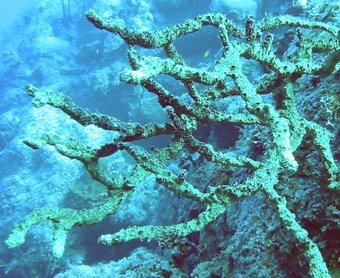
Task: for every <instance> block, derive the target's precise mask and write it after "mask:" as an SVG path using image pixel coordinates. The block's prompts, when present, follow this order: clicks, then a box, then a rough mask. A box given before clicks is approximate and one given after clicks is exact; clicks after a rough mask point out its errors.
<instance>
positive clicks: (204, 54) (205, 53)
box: [203, 50, 210, 58]
mask: <svg viewBox="0 0 340 278" xmlns="http://www.w3.org/2000/svg"><path fill="white" fill-rule="evenodd" d="M209 54H210V51H209V50H206V51H204V53H203V57H204V58H207V57H208V56H209Z"/></svg>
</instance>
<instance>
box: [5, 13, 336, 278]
mask: <svg viewBox="0 0 340 278" xmlns="http://www.w3.org/2000/svg"><path fill="white" fill-rule="evenodd" d="M86 17H87V19H88V20H89V21H90V22H92V23H93V24H94V25H95V26H96V27H97V28H99V29H104V30H106V31H109V32H112V33H114V34H117V35H119V36H120V37H121V38H122V39H123V40H124V41H125V42H126V43H127V44H128V47H129V49H128V59H129V63H130V65H131V69H126V70H125V71H123V72H122V73H121V75H120V80H121V81H123V82H126V83H131V84H138V85H141V86H142V87H144V88H145V89H147V90H148V91H149V92H150V93H152V94H154V95H156V96H157V98H158V102H159V105H160V106H161V107H162V108H164V110H165V111H166V114H167V116H168V118H169V121H168V122H165V123H154V122H150V123H146V124H143V125H142V124H139V123H136V122H131V121H129V122H124V121H120V120H118V119H116V118H114V117H112V116H108V115H104V114H100V113H97V112H96V113H94V112H90V111H89V110H87V109H83V108H80V107H78V106H77V105H76V104H75V103H74V102H73V101H72V100H71V99H70V98H69V97H67V96H66V95H65V94H63V93H61V92H54V91H49V90H44V89H38V88H36V87H34V86H33V85H29V86H28V87H27V92H28V94H29V95H30V96H31V97H32V98H33V105H34V106H36V107H40V106H43V105H50V106H53V107H55V108H58V109H60V110H62V111H63V112H64V113H66V114H67V115H69V116H70V117H71V118H72V119H74V120H75V121H77V122H78V123H79V124H81V125H83V126H87V125H95V126H97V127H99V128H101V129H104V130H108V131H115V132H119V134H120V135H119V136H117V137H116V138H115V139H114V140H113V141H112V142H108V143H106V144H104V145H101V146H99V147H95V146H92V145H86V144H84V143H83V142H81V141H79V140H77V139H73V138H69V139H64V138H61V137H59V136H57V135H51V134H44V135H41V136H39V137H37V138H32V139H29V140H26V141H25V144H27V145H28V146H30V147H31V148H33V149H39V148H42V147H43V146H44V145H50V146H53V147H54V148H55V149H56V150H57V151H58V152H59V153H60V154H62V155H63V156H65V157H68V158H70V159H76V160H78V161H80V162H81V163H82V164H83V165H84V167H85V169H86V170H87V171H88V173H89V174H90V175H91V177H92V178H93V180H95V181H97V182H99V183H100V184H102V185H103V187H104V188H105V189H106V191H107V199H106V201H105V202H103V203H102V205H100V206H97V207H93V208H89V209H82V210H76V209H71V208H58V209H56V208H48V207H46V208H41V209H39V210H36V211H34V212H32V213H31V214H29V215H28V216H27V217H26V218H25V219H24V220H22V221H21V222H19V223H18V224H17V225H16V227H15V228H14V230H13V231H12V233H11V234H10V235H9V237H8V239H7V240H6V244H7V246H8V247H10V248H14V247H17V246H20V245H21V244H23V243H24V242H25V236H26V234H27V232H28V231H29V230H30V229H31V228H32V226H34V225H37V224H39V223H42V222H46V221H48V222H51V223H53V241H54V243H53V250H52V252H53V255H54V256H55V257H56V258H60V257H62V255H63V253H64V249H65V242H66V239H67V235H68V232H69V231H70V230H71V229H72V228H73V227H75V226H87V225H92V224H95V223H99V222H101V221H102V220H103V219H104V218H105V217H107V216H109V215H112V214H114V213H116V212H117V210H118V208H119V206H120V204H121V203H122V202H123V201H124V200H125V199H126V198H127V197H128V196H130V195H131V194H132V193H133V192H134V189H135V188H136V186H137V185H138V184H139V183H140V182H141V181H143V180H145V179H146V178H147V177H148V176H150V175H153V176H155V177H156V181H157V182H158V183H159V184H160V185H162V186H164V187H166V188H167V189H169V190H170V191H172V192H174V193H175V194H177V195H179V196H181V197H183V198H188V199H190V200H192V201H195V202H197V203H200V204H201V205H203V206H204V207H205V209H204V210H203V211H201V212H199V213H198V215H197V216H196V217H193V218H192V219H190V220H189V221H187V222H183V223H179V224H173V225H169V226H154V225H150V226H138V227H137V226H135V227H130V228H127V229H122V230H120V231H118V232H117V233H114V234H106V235H102V236H101V237H100V238H99V242H100V243H101V244H104V245H113V244H115V243H119V242H126V241H130V240H133V239H147V240H152V239H155V240H157V241H159V242H160V243H161V244H163V245H169V246H171V244H173V242H176V241H177V240H178V239H179V238H181V237H185V236H187V235H189V234H191V233H193V232H197V231H201V230H203V229H204V228H205V227H206V226H207V225H208V224H209V223H211V222H213V221H216V219H217V218H218V217H219V216H220V215H222V214H223V213H226V211H227V210H228V208H229V207H230V206H231V205H232V204H233V203H235V202H236V201H238V200H241V199H243V198H246V197H249V196H253V195H255V194H257V193H259V192H261V193H262V194H264V196H265V198H266V199H267V200H269V201H270V202H271V205H272V207H273V210H274V211H276V214H277V217H278V218H279V219H280V221H281V224H282V227H283V228H284V229H286V231H287V232H289V235H290V237H291V239H292V240H293V241H294V244H295V245H296V247H297V249H298V250H301V251H300V252H301V254H302V256H304V257H305V259H306V261H307V264H308V272H309V275H310V276H312V277H330V275H329V271H328V268H327V266H326V263H325V260H324V259H323V257H322V254H321V252H320V250H319V248H318V246H317V245H316V244H315V243H314V242H313V241H312V239H311V237H309V235H308V232H307V231H306V229H304V228H303V227H302V226H301V224H300V223H299V221H298V220H297V219H296V216H295V214H294V213H293V212H292V211H291V210H290V209H289V207H288V205H287V201H289V200H287V199H286V198H285V197H284V196H282V195H281V194H280V192H279V191H278V188H280V187H283V186H285V184H286V183H287V181H289V180H290V179H294V177H295V175H296V173H297V172H298V171H301V168H305V167H306V165H304V163H306V162H308V160H307V161H306V162H304V161H302V160H301V158H297V157H296V155H295V154H296V152H297V151H298V150H299V149H300V148H301V146H303V144H304V141H305V140H306V139H305V138H306V136H307V135H308V136H309V137H310V138H311V139H310V141H311V142H310V144H312V145H313V146H315V148H317V149H318V153H319V155H320V157H321V160H322V163H323V167H322V171H321V172H320V173H318V174H319V176H320V177H321V179H320V183H319V184H317V185H314V186H318V187H320V188H321V189H322V190H325V191H328V192H329V193H330V194H332V195H334V196H335V195H336V194H338V193H339V181H338V167H337V165H336V162H335V161H334V159H333V155H332V151H331V140H332V134H331V133H330V132H329V131H328V130H327V129H326V128H325V127H323V126H322V125H320V124H318V123H317V122H316V121H312V120H309V119H307V118H306V117H304V116H303V115H302V114H301V113H299V111H298V108H297V103H296V101H295V99H296V94H297V91H296V83H297V82H298V80H299V79H300V78H302V77H303V76H305V75H318V76H320V78H325V77H326V76H329V75H331V74H332V73H333V72H335V71H336V70H337V69H338V67H337V63H338V62H339V58H340V52H339V46H338V35H339V30H338V28H336V27H335V26H332V25H329V24H325V23H322V22H314V21H310V20H306V19H302V18H297V17H293V16H278V17H271V18H264V19H263V20H261V21H259V22H255V20H254V19H253V18H251V17H249V18H247V20H246V22H245V28H240V27H238V26H236V25H235V24H234V23H233V22H232V21H230V20H228V19H227V18H226V16H224V15H222V14H218V13H214V14H205V15H202V16H199V17H197V18H195V19H190V20H187V21H185V22H183V23H180V24H177V25H175V26H173V27H171V28H167V29H163V30H156V31H153V32H148V31H144V32H140V31H135V30H131V29H129V28H127V27H126V26H125V25H124V24H123V22H122V21H120V20H113V19H106V18H103V17H101V16H99V15H98V14H96V13H95V12H94V11H92V10H90V11H88V12H87V14H86ZM204 26H214V27H215V28H217V29H218V32H219V38H220V40H221V43H222V45H223V48H222V51H221V55H220V57H219V58H218V59H217V60H216V62H215V65H214V67H213V68H212V69H209V70H208V69H201V68H193V67H190V66H188V65H186V63H185V61H184V59H183V57H182V56H181V55H180V53H179V52H178V51H177V49H176V47H175V42H176V40H177V39H178V38H181V37H183V36H186V35H188V34H191V33H193V32H197V31H199V30H200V29H201V28H203V27H204ZM283 26H289V27H290V28H294V30H295V32H296V38H297V39H296V42H295V47H294V49H293V51H291V49H289V50H287V53H286V54H287V55H282V57H283V58H281V57H280V56H279V55H277V53H276V52H275V51H274V48H273V42H274V35H273V34H272V33H271V31H273V32H274V30H276V29H278V28H280V27H283ZM311 32H312V33H311ZM311 34H313V36H312V35H311ZM140 48H147V49H149V48H162V49H163V50H164V53H165V54H166V56H167V58H160V57H152V56H142V55H140V53H139V51H140V50H139V49H140ZM288 51H289V53H288ZM317 55H323V56H322V58H323V59H317V58H318V57H319V56H317ZM316 56H317V57H316ZM244 59H247V60H253V61H255V62H257V63H259V64H261V65H262V66H263V67H264V68H265V69H266V73H265V74H263V75H262V76H261V77H260V78H259V81H258V82H253V81H252V80H250V79H249V77H248V76H247V75H246V74H245V69H244V66H245V65H246V63H243V60H244ZM159 75H168V76H170V77H172V78H174V79H176V80H178V81H179V82H181V83H182V84H183V85H184V87H185V88H186V90H187V94H188V96H190V101H184V100H182V99H181V98H179V97H177V96H176V95H175V94H173V93H172V92H170V91H168V90H167V89H166V88H165V87H164V86H162V84H161V82H159V81H158V79H157V77H158V76H159ZM199 85H202V86H199ZM203 86H204V88H203V89H202V87H203ZM223 99H231V100H233V99H235V101H237V102H238V101H240V100H242V102H243V104H244V105H242V106H240V109H239V111H238V112H233V113H230V112H229V111H228V108H224V107H218V106H217V105H216V103H217V102H218V101H220V100H223ZM205 123H229V124H233V125H242V126H247V127H251V128H253V129H255V130H258V131H259V133H262V132H263V133H266V134H267V136H268V138H269V139H268V142H266V144H264V145H263V146H261V148H262V149H263V150H262V152H263V154H262V155H261V156H259V158H251V157H249V156H244V155H235V152H232V151H228V150H227V151H225V150H218V149H216V148H215V147H214V146H212V145H211V144H208V143H206V142H203V141H200V140H199V139H197V138H196V137H195V131H196V130H197V129H198V128H199V126H200V124H205ZM225 132H228V131H227V130H226V131H225ZM160 135H171V142H170V143H169V144H168V145H167V146H165V147H158V148H157V147H154V148H150V150H148V149H146V148H143V147H141V146H140V145H138V141H139V140H141V139H148V138H152V137H157V136H160ZM248 140H249V142H247V144H254V145H256V144H257V143H258V142H257V139H256V138H255V137H253V138H248ZM259 148H260V147H259ZM187 150H188V151H189V152H195V153H198V154H199V155H200V157H202V158H203V159H204V160H206V161H209V162H211V163H213V164H216V165H218V166H219V167H222V168H223V169H225V171H227V170H230V171H235V172H236V171H240V170H242V169H245V170H247V175H246V176H245V177H244V178H243V179H240V180H239V181H235V180H233V179H230V180H229V181H224V182H221V183H219V182H216V184H209V185H206V187H205V188H199V187H197V186H195V184H194V183H193V182H191V180H190V173H188V171H187V170H186V169H185V168H184V167H183V168H182V169H181V170H179V171H178V172H175V171H173V170H172V169H171V167H169V163H170V162H171V161H173V160H175V159H176V158H177V157H178V156H179V155H180V154H181V153H183V152H184V151H187ZM117 152H126V153H128V154H129V155H130V156H131V157H132V158H133V159H134V160H135V161H136V162H137V164H136V166H135V167H134V169H133V170H132V172H131V174H130V175H127V176H125V177H121V178H115V177H112V176H110V175H109V174H108V173H105V172H104V171H103V169H102V167H101V165H100V163H99V160H100V159H103V158H105V157H109V156H111V155H113V154H115V153H117ZM204 264H205V265H211V264H212V263H211V262H206V263H204ZM201 267H204V265H203V264H202V265H201ZM196 271H199V269H198V268H197V269H196Z"/></svg>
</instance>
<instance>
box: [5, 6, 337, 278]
mask: <svg viewBox="0 0 340 278" xmlns="http://www.w3.org/2000/svg"><path fill="white" fill-rule="evenodd" d="M292 2H293V1H288V0H286V1H278V0H275V1H266V0H248V1H246V0H244V1H241V0H240V1H236V0H234V1H232V0H230V1H222V0H211V1H210V0H197V1H196V0H195V1H194V0H177V1H176V0H173V1H166V0H149V1H148V0H137V1H136V0H126V1H124V0H112V1H104V0H87V1H80V0H69V1H66V0H65V1H64V0H61V1H52V0H46V1H38V0H30V1H28V0H11V1H9V0H0V44H1V48H0V200H1V201H0V207H1V210H0V219H1V220H0V221H1V222H0V223H1V225H0V227H1V229H0V277H11V278H16V277H18V278H19V277H55V276H56V275H58V274H59V275H60V276H59V277H142V276H141V274H140V273H141V272H143V271H145V270H143V269H144V268H143V267H145V269H148V268H147V267H148V265H149V266H150V265H152V264H153V263H154V264H156V263H155V262H157V259H155V258H153V257H152V256H153V255H151V253H152V252H153V253H152V254H158V255H159V256H160V257H162V261H161V262H158V265H157V267H158V266H159V267H160V268H161V267H163V268H164V269H171V267H172V266H173V265H176V266H177V267H178V268H180V267H182V269H181V271H183V273H186V275H189V274H188V273H190V271H192V269H194V268H195V266H197V264H198V263H197V257H198V256H199V255H198V254H199V253H200V254H201V253H203V252H208V253H209V251H206V250H204V248H203V247H202V246H203V245H204V240H205V239H204V238H203V239H200V238H199V234H198V233H196V234H194V235H192V236H191V237H190V238H189V240H188V242H190V244H189V245H190V246H191V249H190V248H189V247H188V246H186V248H188V249H190V252H189V251H188V252H187V253H185V254H186V255H184V257H180V256H177V257H176V258H175V259H174V257H175V256H172V254H171V248H168V249H166V248H165V250H161V248H160V247H159V245H158V244H157V243H155V242H153V241H152V242H146V241H145V242H140V241H137V240H136V241H132V242H128V243H125V244H120V245H118V246H114V247H106V246H105V247H104V246H100V245H99V244H98V242H97V239H98V237H99V236H100V235H102V234H105V233H112V232H114V231H118V230H119V229H120V228H126V227H129V226H131V225H149V224H153V225H157V224H158V225H171V224H172V223H180V222H183V221H185V220H188V219H191V218H193V217H194V216H195V215H196V214H198V212H200V211H201V210H202V208H201V207H200V206H198V205H192V204H191V203H190V202H189V201H187V200H184V201H183V200H182V201H181V200H179V199H180V198H179V197H177V196H176V195H175V194H173V193H171V192H169V191H168V190H166V189H164V188H162V187H160V186H159V185H157V184H156V182H155V181H154V179H153V178H148V179H146V180H145V181H144V182H143V183H142V184H141V186H140V187H139V188H138V190H137V192H136V193H135V194H134V195H133V196H132V197H131V198H130V199H128V200H127V201H125V202H124V203H123V205H122V208H121V209H120V210H119V211H118V212H117V214H116V215H114V216H111V217H108V218H106V219H105V220H104V221H103V222H101V223H98V224H96V225H93V226H91V227H81V228H74V229H72V231H71V232H70V234H69V235H68V239H67V244H66V250H65V253H64V255H63V257H62V258H61V259H59V260H56V259H55V258H53V256H52V253H51V242H52V240H53V236H52V233H51V230H52V225H51V223H44V224H40V225H38V226H36V227H34V228H33V229H32V230H31V231H30V232H29V234H28V235H27V237H26V242H25V244H23V245H22V246H20V247H18V248H14V249H8V248H7V247H6V246H5V245H4V240H5V239H6V238H7V236H8V234H9V233H10V231H11V229H13V227H14V225H15V223H17V222H18V221H19V220H21V219H22V218H23V217H25V216H26V215H27V214H29V213H30V212H32V211H33V210H34V209H38V208H41V207H44V206H48V207H54V208H63V207H70V208H75V209H82V208H90V207H93V206H96V205H98V204H100V203H101V202H102V201H103V200H104V199H105V196H106V195H105V190H104V189H103V188H102V187H101V185H100V184H99V183H97V182H94V181H93V180H92V179H91V177H90V176H89V174H88V173H87V172H86V171H85V170H84V169H83V165H82V164H81V163H79V162H78V161H75V160H71V159H68V158H66V157H63V156H62V155H60V154H59V153H57V152H56V151H55V149H54V148H52V147H49V146H46V147H43V148H42V149H40V150H33V149H31V148H29V147H28V146H27V145H25V144H24V143H23V141H24V140H27V139H33V138H35V137H37V136H39V135H41V134H44V133H47V134H58V135H59V136H61V137H62V138H69V137H72V138H77V139H78V140H84V141H86V142H87V143H88V144H89V145H90V146H92V147H95V146H100V145H102V144H104V143H107V142H111V141H112V140H113V139H114V138H116V137H117V133H115V132H107V131H104V130H101V129H99V128H96V127H94V126H88V127H82V126H80V125H79V124H77V123H76V122H75V121H74V120H72V119H71V118H70V117H69V116H67V115H65V114H64V113H63V112H62V111H60V110H58V109H55V108H52V107H50V106H47V105H46V106H43V107H39V108H36V107H33V106H32V99H31V98H30V97H29V96H27V94H26V92H25V87H26V86H27V85H28V84H33V85H34V86H36V87H39V88H43V89H47V90H53V91H58V92H64V93H65V94H66V95H67V96H69V97H70V98H72V100H73V101H74V102H75V103H76V104H77V105H78V106H80V107H83V108H88V109H89V110H90V111H93V112H99V113H103V114H107V115H110V116H114V117H116V118H118V119H120V120H122V121H130V120H131V121H136V122H139V123H141V124H145V123H148V122H151V121H152V122H157V123H164V122H167V121H169V119H168V117H167V115H166V114H165V112H164V109H163V108H161V107H160V105H159V104H158V102H157V98H156V97H155V96H154V95H151V94H149V93H148V92H147V91H146V90H145V89H143V88H142V87H141V86H132V85H130V84H124V83H122V82H121V81H120V80H119V73H120V72H122V71H123V70H124V69H126V68H129V67H130V66H129V64H128V61H127V57H126V51H127V46H126V44H125V42H124V41H123V40H122V39H120V38H118V37H117V36H115V35H113V34H110V33H108V32H105V31H100V30H98V29H96V28H95V27H94V26H93V25H92V24H91V23H89V22H87V20H86V18H85V16H84V13H85V12H86V11H87V10H88V9H93V10H94V11H96V12H97V13H98V14H100V15H103V16H105V17H112V18H115V19H116V18H120V19H122V20H124V22H125V24H126V25H127V26H128V27H129V28H132V29H136V30H139V31H142V30H143V31H145V30H149V31H152V30H155V29H157V28H164V27H166V26H172V25H174V24H176V23H179V22H181V21H183V20H185V19H188V18H193V17H195V16H197V15H199V14H204V13H207V12H221V13H225V14H227V15H228V18H230V19H231V20H233V21H234V22H235V23H237V24H238V25H239V26H240V27H242V28H243V26H244V21H245V19H246V18H247V17H248V16H253V17H254V18H255V19H256V20H261V19H262V18H264V17H266V16H273V15H281V14H291V15H296V16H298V15H300V16H303V17H307V16H310V17H312V16H316V19H318V20H320V18H321V16H319V14H318V13H317V12H316V10H317V9H321V8H320V6H319V4H318V3H317V2H316V1H311V3H309V4H310V5H312V3H314V5H315V6H313V7H314V9H315V12H314V10H313V8H312V7H311V6H310V9H309V10H307V9H305V8H304V7H301V5H300V6H299V5H298V1H296V2H295V5H293V3H292ZM327 3H328V2H327V1H325V5H327ZM327 11H328V12H329V9H327V7H326V8H325V9H321V13H325V14H327ZM317 16H319V17H317ZM325 20H333V21H334V17H332V16H331V17H327V18H326V19H325ZM286 31H287V29H285V30H281V31H278V33H277V34H276V35H277V36H278V37H280V36H283V35H282V33H284V32H286ZM279 32H281V33H279ZM286 34H289V32H286ZM287 36H290V35H287ZM291 36H292V37H294V34H291ZM290 39H291V38H290ZM286 43H287V44H288V42H286ZM283 45H284V43H283ZM175 46H176V47H177V49H178V52H179V53H180V54H181V55H182V57H183V58H184V60H185V61H186V63H187V65H189V66H192V67H198V68H204V69H209V68H210V67H211V66H212V65H213V64H214V61H215V60H216V59H218V58H219V57H220V55H221V47H222V44H221V42H220V40H219V38H218V32H217V30H216V28H213V27H206V28H204V30H201V31H200V32H197V33H194V34H190V35H188V36H185V37H183V38H180V39H178V40H177V41H176V43H175ZM275 47H277V48H278V53H280V51H281V50H280V49H279V48H280V46H278V45H276V46H275ZM141 53H143V55H146V56H147V55H150V56H154V55H156V56H160V57H164V54H162V53H161V50H141ZM281 54H282V53H281ZM266 70H267V69H266V68H264V67H258V66H257V65H252V64H249V68H248V72H247V76H248V77H249V78H250V80H252V81H254V82H255V81H256V80H257V78H258V76H259V75H260V74H263V73H265V72H266ZM159 80H160V82H161V83H162V84H164V86H165V87H166V88H168V89H169V90H170V91H171V93H172V94H174V95H176V96H178V97H180V98H182V99H183V101H185V100H187V96H185V94H184V93H183V92H184V91H185V88H184V86H183V84H181V83H179V82H174V81H175V80H174V79H173V78H168V77H164V76H163V77H160V79H159ZM333 81H334V80H333ZM202 89H204V88H202ZM231 109H232V108H231ZM242 128H243V127H241V126H236V125H231V124H226V125H223V124H217V125H212V126H206V125H202V126H200V127H199V129H198V132H197V133H196V136H197V137H198V138H199V139H200V140H202V141H204V142H214V143H215V144H216V148H217V149H221V150H224V149H228V148H232V147H234V146H235V144H236V141H237V140H238V138H239V136H240V132H241V131H240V130H242ZM225 130H227V131H228V132H227V134H226V133H225V132H224V131H225ZM169 141H170V136H162V137H157V138H152V139H150V140H149V141H148V140H145V141H141V142H139V145H141V146H143V147H144V148H146V149H150V147H151V146H158V147H162V146H165V145H167V144H168V142H169ZM238 147H239V148H241V149H242V148H243V147H244V148H246V146H243V147H242V146H241V145H238ZM261 151H262V150H260V148H259V149H258V150H257V152H256V154H254V156H256V155H257V156H261V154H262V153H261ZM184 155H186V156H187V157H190V159H183V160H184V161H190V165H194V166H195V165H199V163H202V158H198V157H195V156H194V155H192V156H191V154H183V156H184ZM101 165H102V166H103V167H104V168H105V169H106V171H108V172H109V173H112V174H113V175H114V176H115V177H119V178H122V177H123V176H124V175H128V174H129V173H130V172H131V171H132V169H133V167H134V165H135V162H134V161H133V159H131V157H129V156H128V155H126V154H122V153H117V154H115V155H113V157H110V158H109V159H107V158H105V159H102V160H101ZM194 166H190V167H194ZM168 167H169V168H170V169H172V170H174V171H177V170H178V169H179V166H178V165H176V163H175V162H173V163H169V165H168ZM180 167H183V168H185V167H187V168H189V166H188V165H185V163H183V165H181V166H180ZM209 167H210V166H209ZM209 167H208V168H205V170H204V171H205V172H204V171H203V170H202V172H199V171H198V172H196V174H197V176H198V177H200V178H197V180H201V181H202V182H203V181H204V180H205V178H208V177H209V178H210V177H212V176H213V175H214V170H213V168H209ZM206 169H210V171H211V172H209V171H208V170H206ZM229 174H230V173H229V172H228V173H225V175H229ZM235 179H237V177H236V178H235ZM189 212H190V213H189ZM233 217H235V216H233ZM231 218H232V217H231ZM222 222H223V221H222ZM236 222H237V221H236ZM226 225H227V224H226ZM273 229H275V227H273ZM221 230H223V233H224V234H223V236H221V234H222V232H221V234H218V233H217V235H216V236H215V235H214V236H212V238H216V242H214V243H213V244H215V245H216V249H215V250H211V251H210V252H211V256H210V257H209V255H207V256H206V259H207V260H208V259H212V258H213V257H214V255H216V257H217V255H218V254H219V251H220V250H222V249H223V250H226V249H227V248H226V246H222V245H223V244H222V245H218V243H217V242H218V241H221V240H223V238H224V239H226V238H227V237H228V236H230V235H231V234H232V233H234V232H235V231H233V230H232V227H228V228H226V229H221ZM212 233H213V232H212ZM208 234H209V233H208ZM199 240H202V241H203V242H201V245H199ZM206 241H207V242H208V243H207V244H208V245H209V244H212V243H211V238H210V239H207V240H206ZM229 243H230V244H232V242H229ZM217 245H218V247H217ZM236 245H237V244H236ZM193 246H194V247H193ZM141 247H143V248H144V247H145V248H148V250H151V251H150V254H149V253H148V252H149V251H148V252H146V251H143V250H144V249H139V251H138V252H140V253H141V254H142V255H140V256H142V257H141V258H142V259H138V256H136V255H135V254H139V253H138V252H137V251H136V252H135V251H134V250H136V248H141ZM183 248H184V247H183ZM141 250H142V251H141ZM225 252H227V251H225ZM131 254H132V255H133V256H135V257H132V258H133V259H130V261H129V259H128V260H127V261H124V262H121V263H120V264H118V266H117V265H111V266H110V265H107V266H106V268H105V267H104V268H105V269H106V271H107V272H108V274H102V275H103V276H100V275H99V274H98V273H99V272H96V273H97V274H91V273H95V272H94V270H89V269H87V270H86V269H82V268H81V266H82V265H89V268H90V266H94V267H95V266H98V263H109V262H113V261H119V260H121V259H122V258H124V257H127V256H130V255H131ZM136 257H137V259H136ZM231 257H232V256H231ZM134 260H135V261H134ZM138 260H139V261H138ZM176 260H177V261H176ZM292 260H293V259H292ZM174 261H175V263H174ZM182 261H183V263H181V262H182ZM140 262H145V265H144V266H143V267H140V264H141V263H140ZM168 262H171V266H170V265H168V264H169V263H168ZM134 264H136V265H137V266H138V267H140V268H138V267H136V265H134ZM231 265H232V262H231V261H230V262H229V266H230V268H232V267H231ZM269 265H270V264H269ZM77 267H79V268H77ZM233 267H234V268H235V269H237V266H233ZM117 268H119V269H120V271H121V274H120V275H121V276H118V274H117V273H114V269H117ZM133 269H137V270H135V271H134V270H133ZM70 270H72V271H70ZM67 271H70V272H68V274H67ZM86 271H88V272H86ZM91 271H93V272H91ZM185 271H187V272H185ZM230 271H231V270H230ZM64 272H66V274H61V273H64ZM84 273H87V274H84ZM124 273H125V274H124ZM174 273H175V272H173V276H171V277H180V276H177V275H179V274H174ZM230 273H231V272H230ZM235 273H237V271H235ZM63 275H64V276H63ZM77 275H85V276H77ZM86 275H87V276H86ZM96 275H97V276H96ZM105 275H107V276H105ZM133 275H136V276H133ZM146 275H148V274H146ZM162 275H164V276H161V274H159V276H157V275H155V277H170V276H166V275H169V273H165V272H164V273H163V274H162ZM240 275H241V274H240ZM145 277H149V276H145ZM183 277H185V276H183ZM188 277H189V276H188ZM202 277H208V276H202ZM211 277H220V276H218V275H217V276H211ZM223 277H256V276H246V275H245V276H237V275H236V274H235V276H223ZM267 277H269V276H267ZM271 277H275V276H271ZM277 277H282V276H277ZM287 277H288V276H287ZM296 277H298V276H296ZM301 277H304V276H301Z"/></svg>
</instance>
